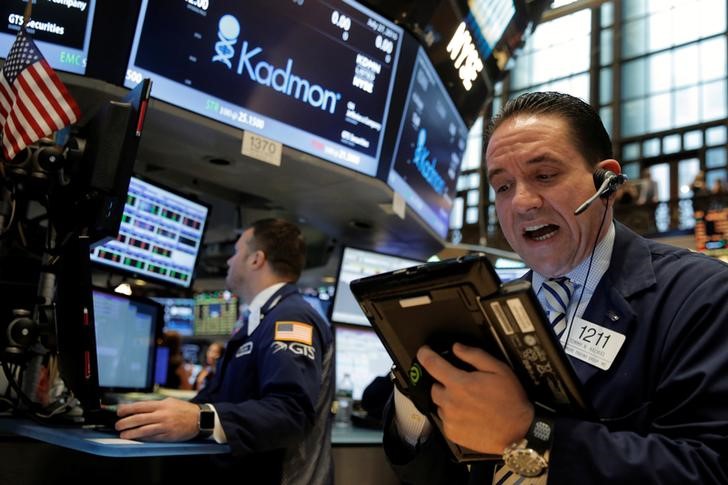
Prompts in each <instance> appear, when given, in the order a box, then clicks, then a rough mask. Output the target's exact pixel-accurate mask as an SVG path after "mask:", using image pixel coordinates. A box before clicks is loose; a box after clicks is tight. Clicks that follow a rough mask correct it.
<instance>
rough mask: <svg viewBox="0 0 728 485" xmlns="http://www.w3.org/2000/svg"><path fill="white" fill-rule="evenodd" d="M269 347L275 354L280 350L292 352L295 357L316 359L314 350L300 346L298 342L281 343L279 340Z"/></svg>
mask: <svg viewBox="0 0 728 485" xmlns="http://www.w3.org/2000/svg"><path fill="white" fill-rule="evenodd" d="M271 347H272V348H273V353H274V354H277V353H278V352H280V351H282V350H288V351H289V352H293V353H294V354H296V355H303V356H305V357H308V358H309V359H311V360H313V359H314V358H315V357H316V349H315V348H313V347H311V346H310V345H306V344H302V343H299V342H288V343H286V342H281V341H279V340H275V341H274V342H273V343H272V344H271Z"/></svg>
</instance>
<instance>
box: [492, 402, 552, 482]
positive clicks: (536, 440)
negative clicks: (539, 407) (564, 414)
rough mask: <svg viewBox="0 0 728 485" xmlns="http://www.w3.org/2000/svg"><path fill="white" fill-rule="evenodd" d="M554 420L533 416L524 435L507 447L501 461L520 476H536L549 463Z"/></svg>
mask: <svg viewBox="0 0 728 485" xmlns="http://www.w3.org/2000/svg"><path fill="white" fill-rule="evenodd" d="M553 429H554V422H553V420H552V419H550V418H547V417H544V416H535V417H534V419H533V423H531V427H530V428H529V429H528V433H526V437H525V438H524V439H522V440H520V441H517V442H515V443H513V444H512V445H510V446H509V447H507V448H506V449H505V451H504V452H503V461H504V462H505V464H506V465H507V466H508V467H509V468H510V469H511V470H513V472H514V473H516V474H518V475H521V476H522V477H537V476H539V475H541V474H542V473H543V472H544V471H546V468H548V465H549V453H550V452H551V441H552V440H553Z"/></svg>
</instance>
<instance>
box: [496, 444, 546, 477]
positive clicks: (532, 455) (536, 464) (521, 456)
mask: <svg viewBox="0 0 728 485" xmlns="http://www.w3.org/2000/svg"><path fill="white" fill-rule="evenodd" d="M504 461H505V464H506V465H508V467H509V468H510V469H511V470H513V471H514V472H516V473H517V474H519V475H521V476H523V477H536V476H538V475H540V474H541V472H543V471H544V469H545V468H546V466H547V465H548V464H547V463H546V460H545V459H544V458H543V457H542V456H541V455H539V454H538V453H536V452H535V451H534V450H532V449H530V448H525V449H520V450H513V451H511V452H510V453H508V454H507V455H506V456H505V458H504Z"/></svg>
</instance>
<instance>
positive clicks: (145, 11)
mask: <svg viewBox="0 0 728 485" xmlns="http://www.w3.org/2000/svg"><path fill="white" fill-rule="evenodd" d="M171 19H174V21H171ZM402 34H403V31H402V29H401V28H400V27H398V26H397V25H395V24H394V23H392V22H390V21H388V20H386V19H385V18H383V17H381V16H379V15H377V14H376V13H374V12H372V11H370V10H368V9H367V8H365V7H363V6H362V5H359V4H357V3H355V2H352V1H347V0H343V1H342V0H332V1H323V0H306V1H305V2H295V1H282V0H278V1H269V0H246V1H245V2H226V1H222V0H174V1H169V0H168V1H162V0H143V2H142V7H141V13H140V16H139V21H138V24H137V28H136V33H135V37H134V42H133V45H132V51H131V56H130V59H129V64H128V68H127V74H126V80H125V85H126V86H127V87H131V86H133V85H136V83H138V82H139V80H140V79H142V77H150V78H151V79H152V81H153V82H154V92H153V93H152V94H153V96H154V97H156V98H159V99H161V100H163V101H167V102H169V103H171V104H174V105H177V106H179V107H182V108H185V109H188V110H190V111H193V112H195V113H198V114H200V115H203V116H207V117H209V118H212V119H215V120H218V121H221V122H223V123H226V124H229V125H232V126H234V127H237V128H241V129H244V130H249V131H252V132H256V133H259V134H261V135H263V136H267V137H269V138H272V139H274V140H279V141H285V144H286V145H288V146H291V147H293V148H296V149H298V150H301V151H304V152H306V153H310V154H311V155H314V156H316V157H320V158H322V159H324V160H327V161H330V162H334V163H336V164H339V165H341V166H344V167H347V168H350V169H353V170H356V171H358V172H361V173H364V174H367V175H371V176H374V175H376V172H377V160H378V159H379V156H380V152H381V150H382V140H383V135H384V126H385V125H386V119H387V113H388V111H389V103H390V98H391V91H392V87H393V83H394V77H395V76H394V74H393V73H394V70H395V67H396V65H397V60H398V55H399V48H400V44H401V40H402Z"/></svg>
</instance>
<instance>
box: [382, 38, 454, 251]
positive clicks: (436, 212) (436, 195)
mask: <svg viewBox="0 0 728 485" xmlns="http://www.w3.org/2000/svg"><path fill="white" fill-rule="evenodd" d="M467 136H468V129H467V127H466V126H465V122H464V121H463V119H462V118H461V117H460V114H459V113H458V111H457V108H456V107H455V105H454V104H453V102H452V100H451V99H450V96H449V95H448V92H447V90H446V89H445V86H444V85H443V84H442V81H441V80H440V78H439V77H438V75H437V73H436V72H435V68H434V67H433V66H432V63H431V62H430V60H429V59H428V58H427V55H426V54H425V51H424V50H423V49H421V48H420V49H418V51H417V59H416V61H415V65H414V69H413V71H412V78H411V81H410V86H409V90H408V92H407V101H406V104H405V107H404V114H403V116H402V119H401V122H400V125H399V132H398V135H397V142H396V144H395V149H394V156H393V159H392V168H391V170H390V171H389V175H388V176H387V183H388V184H389V186H390V187H392V189H393V190H394V191H396V192H398V193H399V194H400V195H401V196H402V197H403V198H404V200H405V201H406V202H407V204H408V205H409V206H410V207H411V208H412V209H413V210H414V211H415V212H416V213H417V214H418V215H419V216H420V217H421V218H422V219H423V220H424V221H425V223H427V224H428V225H429V226H430V227H431V228H432V229H433V230H434V231H435V232H436V233H437V234H438V235H439V236H440V237H442V238H445V237H446V236H447V230H448V222H449V218H450V212H451V210H452V204H453V197H454V195H455V186H456V182H457V177H458V174H459V171H460V162H461V160H462V156H463V152H464V151H465V144H466V142H467Z"/></svg>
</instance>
